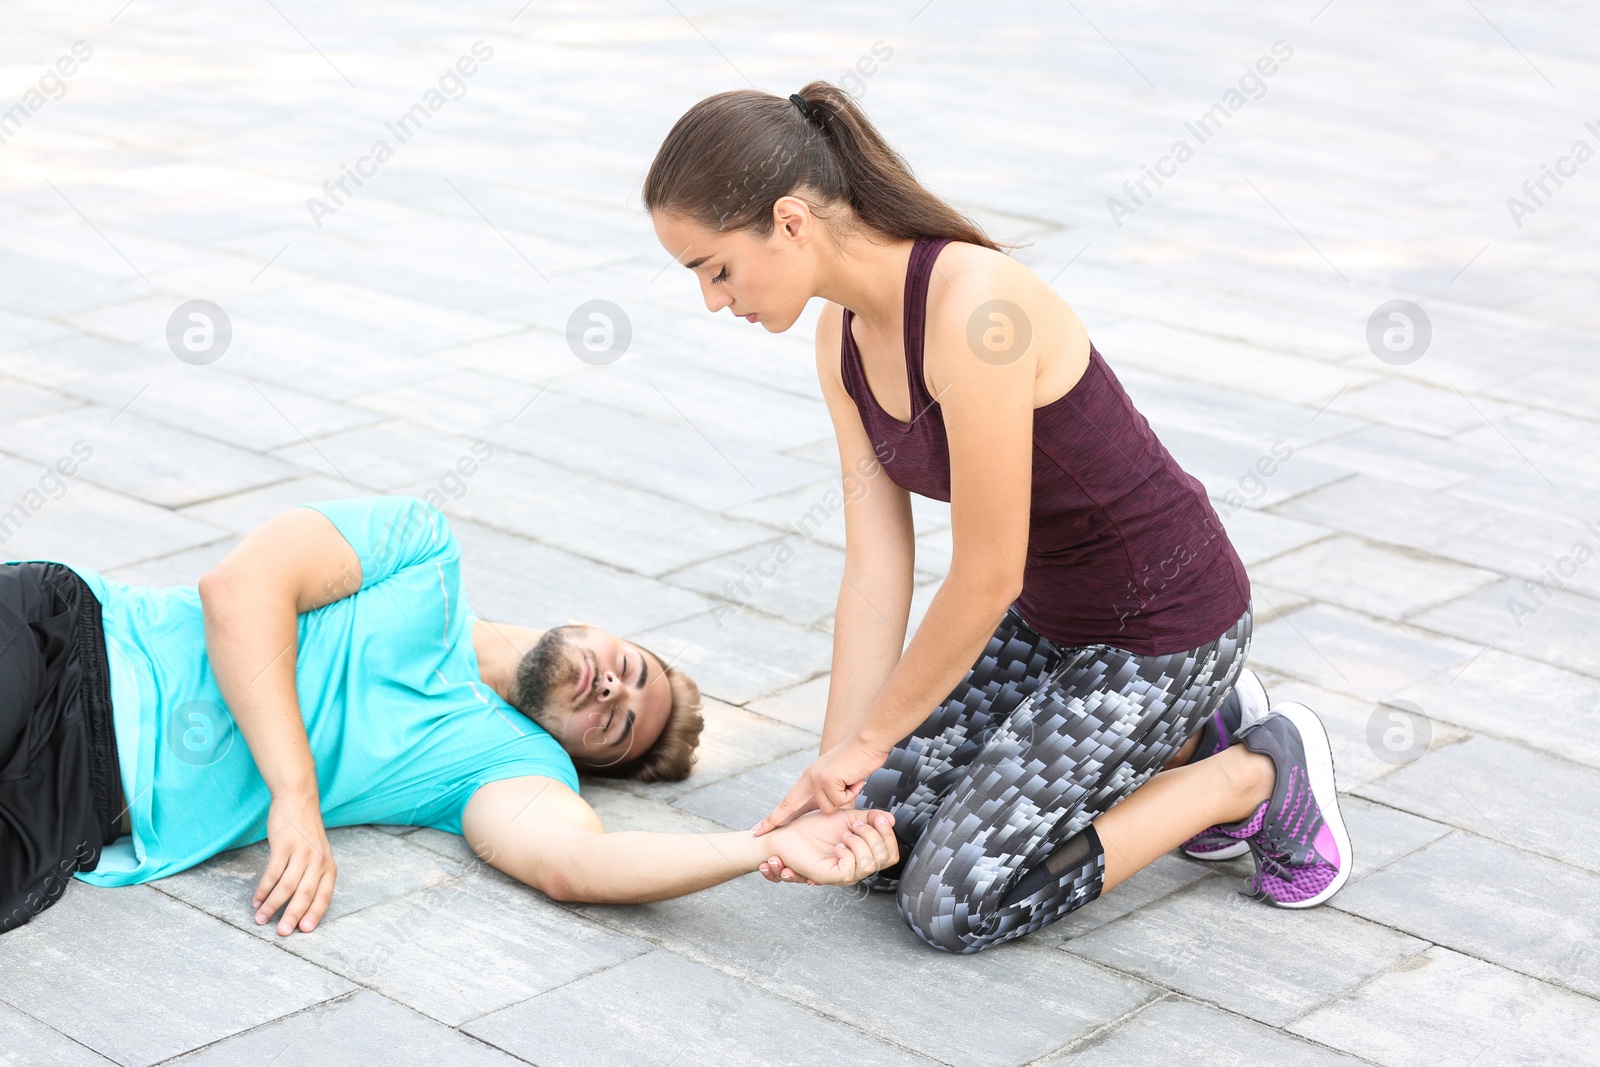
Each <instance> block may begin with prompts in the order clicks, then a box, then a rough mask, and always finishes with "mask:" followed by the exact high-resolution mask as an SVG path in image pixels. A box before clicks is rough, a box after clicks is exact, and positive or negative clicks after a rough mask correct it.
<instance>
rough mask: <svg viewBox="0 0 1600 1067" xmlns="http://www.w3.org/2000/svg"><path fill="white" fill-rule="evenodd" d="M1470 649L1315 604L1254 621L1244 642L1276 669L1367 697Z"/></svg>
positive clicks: (1463, 658) (1445, 665) (1457, 662)
mask: <svg viewBox="0 0 1600 1067" xmlns="http://www.w3.org/2000/svg"><path fill="white" fill-rule="evenodd" d="M1425 618H1427V616H1420V617H1419V618H1418V619H1416V620H1413V621H1417V622H1421V620H1422V619H1425ZM1423 625H1427V624H1426V623H1423ZM1474 651H1476V649H1474V648H1470V647H1468V646H1467V645H1465V644H1464V643H1463V642H1459V641H1453V640H1451V639H1449V638H1444V637H1436V636H1434V635H1431V634H1428V633H1426V632H1424V631H1422V630H1418V629H1414V628H1411V627H1404V626H1397V625H1395V624H1393V623H1385V622H1380V621H1378V620H1376V619H1369V618H1367V617H1366V616H1362V615H1358V614H1356V613H1355V612H1351V611H1347V610H1345V609H1343V608H1335V607H1325V606H1323V605H1321V604H1316V605H1313V606H1311V607H1309V608H1305V609H1304V610H1301V611H1297V612H1295V613H1294V614H1292V615H1285V616H1283V617H1282V618H1279V619H1274V620H1273V621H1272V622H1269V623H1267V624H1266V625H1265V626H1258V627H1256V629H1255V631H1254V634H1253V637H1252V642H1251V646H1250V655H1251V656H1252V657H1253V658H1254V659H1255V660H1257V661H1258V662H1260V663H1262V664H1263V665H1265V666H1267V667H1269V668H1271V669H1273V670H1275V671H1278V672H1279V673H1282V674H1292V675H1295V676H1297V677H1299V678H1303V679H1305V680H1307V681H1310V682H1312V683H1314V684H1316V685H1320V686H1323V687H1325V688H1328V689H1333V690H1337V691H1338V692H1342V693H1350V694H1352V695H1354V696H1361V697H1367V698H1370V699H1373V700H1382V699H1386V698H1388V697H1389V696H1390V695H1391V694H1393V693H1394V691H1395V690H1397V689H1400V688H1403V687H1405V686H1408V685H1413V684H1415V683H1417V682H1420V681H1422V680H1423V679H1425V678H1430V677H1432V676H1434V675H1436V674H1438V673H1440V672H1441V671H1446V670H1449V669H1450V668H1452V667H1455V668H1460V667H1462V666H1465V665H1466V663H1467V661H1468V660H1469V659H1470V658H1471V656H1472V654H1473V652H1474Z"/></svg>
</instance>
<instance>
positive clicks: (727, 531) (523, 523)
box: [445, 451, 772, 575]
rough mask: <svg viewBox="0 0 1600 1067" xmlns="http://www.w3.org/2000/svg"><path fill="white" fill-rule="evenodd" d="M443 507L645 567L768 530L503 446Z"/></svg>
mask: <svg viewBox="0 0 1600 1067" xmlns="http://www.w3.org/2000/svg"><path fill="white" fill-rule="evenodd" d="M445 511H446V513H447V514H450V515H461V516H464V517H466V518H469V519H474V520H476V521H478V522H481V523H483V524H484V525H486V526H492V527H494V528H496V529H500V530H505V531H506V532H508V533H514V534H520V535H522V536H523V537H530V538H532V539H534V540H536V541H541V542H543V543H545V544H547V545H553V546H555V547H556V548H561V549H565V550H566V551H568V552H572V553H575V554H577V555H580V556H586V557H588V558H589V559H593V560H598V561H600V562H603V563H609V564H610V565H611V566H613V567H622V568H625V569H627V570H631V571H636V572H638V573H640V574H647V575H659V574H662V573H664V572H666V571H669V570H675V569H677V568H679V567H683V566H686V565H688V564H690V563H694V562H697V561H699V560H703V559H710V558H712V557H714V556H718V555H721V554H723V553H725V552H732V551H737V550H738V549H741V548H744V547H746V546H749V545H752V544H755V543H757V542H759V541H766V540H769V539H770V538H771V536H772V534H771V532H770V531H769V530H768V529H767V528H766V527H764V526H759V525H757V524H755V523H753V522H740V521H737V520H734V519H725V518H720V517H718V516H716V515H713V514H711V513H709V512H705V511H701V510H700V509H699V508H695V507H690V506H689V505H687V504H681V503H678V502H677V501H672V500H667V499H665V498H663V497H659V496H655V495H653V494H650V493H644V492H640V491H638V490H634V489H629V488H627V487H624V486H617V485H610V486H606V487H605V488H604V490H603V491H602V490H601V489H599V488H598V487H597V486H596V485H595V484H594V480H593V479H592V478H589V477H587V476H585V475H581V474H577V473H574V472H572V471H569V470H566V469H565V468H562V467H557V466H554V465H552V464H549V463H544V462H542V461H540V460H537V459H534V458H532V457H530V456H520V455H517V454H515V453H511V452H503V451H496V453H495V458H494V461H493V462H492V463H489V464H485V465H484V466H483V467H482V468H480V470H479V473H478V474H476V475H474V476H473V486H472V492H470V493H468V494H466V495H465V496H463V497H462V498H461V499H459V500H454V501H450V502H448V503H447V504H446V506H445Z"/></svg>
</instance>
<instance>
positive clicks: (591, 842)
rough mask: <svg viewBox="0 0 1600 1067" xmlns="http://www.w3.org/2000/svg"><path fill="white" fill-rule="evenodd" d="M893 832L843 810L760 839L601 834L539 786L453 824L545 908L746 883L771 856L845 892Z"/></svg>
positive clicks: (570, 801) (891, 854)
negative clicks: (548, 903)
mask: <svg viewBox="0 0 1600 1067" xmlns="http://www.w3.org/2000/svg"><path fill="white" fill-rule="evenodd" d="M852 824H856V825H855V826H854V828H852ZM893 825H894V817H893V816H892V815H890V814H889V813H888V812H885V811H854V810H852V811H849V812H840V813H838V814H836V815H832V816H825V815H822V814H820V813H816V812H814V813H812V814H810V815H806V816H803V817H801V818H799V819H796V820H795V821H794V822H793V823H791V824H790V825H788V826H785V827H782V828H780V829H778V830H775V831H773V832H772V833H770V834H768V835H766V836H765V837H756V836H755V835H754V834H752V833H750V832H749V831H748V830H742V831H730V832H728V833H720V834H668V833H646V832H643V831H634V830H630V831H624V832H619V833H607V832H606V831H605V827H604V826H602V825H601V823H600V817H599V816H598V815H596V814H595V812H594V809H593V808H591V807H589V805H588V804H587V803H585V802H584V801H583V799H582V798H581V797H579V796H578V794H576V793H574V792H573V791H572V790H571V789H569V788H567V787H566V785H564V784H563V783H561V782H558V781H556V780H555V779H553V778H539V777H523V778H507V779H503V780H501V781H498V782H490V783H489V784H488V785H486V786H483V787H482V788H481V789H479V790H478V791H477V792H476V793H474V794H473V795H472V799H471V800H470V801H468V802H467V808H466V811H465V812H463V813H462V817H461V828H462V830H463V831H464V832H465V834H466V838H467V843H468V844H469V845H471V846H472V850H473V851H474V852H476V853H477V854H478V855H479V856H480V857H481V858H483V859H484V860H486V861H487V862H489V863H491V864H493V865H494V866H495V867H497V868H499V869H500V870H502V871H504V872H505V873H507V874H509V875H511V877H513V878H515V879H517V880H518V881H519V882H522V883H524V884H526V885H530V886H532V887H533V888H535V889H537V890H539V891H540V892H542V893H544V894H545V895H546V896H548V897H551V898H552V899H555V900H567V901H583V902H585V903H592V904H643V903H647V902H649V901H653V900H666V899H667V898H669V897H679V896H683V895H684V894H686V893H694V892H697V891H699V890H701V889H708V888H710V887H711V886H714V885H717V884H719V883H721V882H726V881H728V880H729V879H730V878H737V877H738V876H740V875H742V874H749V873H751V872H752V871H755V870H756V869H757V868H759V867H760V865H761V864H762V863H763V862H765V861H766V860H767V859H768V858H769V857H771V856H772V855H774V854H777V855H778V856H780V857H782V859H783V862H784V863H785V864H787V865H788V866H789V867H791V868H793V869H794V870H795V871H796V872H798V873H799V874H800V875H801V876H802V877H804V878H807V879H810V880H811V881H814V882H819V883H823V884H830V885H848V884H850V883H853V882H857V881H860V880H861V879H862V878H865V877H866V876H867V875H869V874H873V873H875V872H876V871H879V870H882V869H883V868H884V867H888V866H891V865H892V864H894V863H896V862H897V861H898V860H899V858H900V854H899V846H898V843H897V842H896V841H895V837H894V834H893V832H892V831H891V830H890V827H891V826H893Z"/></svg>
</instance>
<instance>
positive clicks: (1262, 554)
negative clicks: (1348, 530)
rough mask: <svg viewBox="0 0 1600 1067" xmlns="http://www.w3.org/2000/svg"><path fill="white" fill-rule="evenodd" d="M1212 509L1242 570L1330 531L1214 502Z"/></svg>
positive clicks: (1267, 513)
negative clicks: (1226, 532)
mask: <svg viewBox="0 0 1600 1067" xmlns="http://www.w3.org/2000/svg"><path fill="white" fill-rule="evenodd" d="M1212 506H1213V507H1215V508H1216V509H1217V516H1218V517H1219V518H1220V519H1222V527H1223V529H1225V530H1227V531H1228V541H1229V542H1230V543H1231V544H1232V545H1233V550H1234V551H1235V552H1237V553H1239V559H1240V560H1241V561H1242V562H1243V563H1244V565H1245V566H1246V567H1254V566H1255V565H1256V564H1257V563H1259V562H1261V561H1262V560H1267V559H1271V558H1272V557H1274V556H1278V555H1282V554H1283V553H1285V552H1290V551H1293V550H1294V549H1296V548H1299V547H1300V546H1301V545H1308V544H1312V543H1314V542H1316V541H1320V540H1321V539H1322V538H1324V537H1327V536H1328V534H1329V532H1330V531H1329V530H1328V528H1327V527H1326V526H1317V525H1314V524H1312V523H1309V522H1300V521H1299V520H1297V519H1286V518H1284V517H1283V516H1281V515H1274V514H1272V513H1271V512H1266V511H1257V510H1255V509H1254V508H1230V507H1229V506H1227V504H1226V502H1219V501H1215V500H1213V501H1212ZM1252 581H1254V576H1253V575H1252Z"/></svg>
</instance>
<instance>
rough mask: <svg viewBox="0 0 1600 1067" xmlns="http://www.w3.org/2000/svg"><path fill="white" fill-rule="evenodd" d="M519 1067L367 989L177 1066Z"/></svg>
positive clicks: (178, 1062)
mask: <svg viewBox="0 0 1600 1067" xmlns="http://www.w3.org/2000/svg"><path fill="white" fill-rule="evenodd" d="M520 1062H521V1061H519V1060H515V1059H513V1058H512V1057H510V1056H507V1055H506V1054H505V1053H503V1052H500V1051H498V1050H496V1049H492V1048H489V1047H487V1046H485V1045H483V1044H480V1043H479V1042H477V1041H474V1040H472V1039H471V1038H470V1037H466V1036H464V1035H462V1034H460V1033H458V1032H456V1031H454V1030H452V1029H450V1028H449V1027H447V1026H440V1025H439V1024H438V1023H436V1022H433V1021H432V1020H430V1019H426V1018H423V1017H422V1016H420V1015H417V1014H415V1013H413V1012H410V1011H407V1010H406V1009H405V1008H402V1007H401V1006H400V1005H398V1004H395V1003H394V1002H393V1001H389V1000H385V999H384V998H383V997H380V996H378V995H377V994H376V993H369V992H367V991H365V990H362V991H360V992H358V993H355V994H353V995H352V996H349V997H345V998H342V999H339V1000H335V1001H330V1002H328V1003H326V1004H319V1005H317V1006H316V1007H314V1008H312V1009H310V1010H309V1011H303V1012H300V1013H299V1014H297V1015H291V1016H289V1017H288V1018H286V1019H279V1020H278V1021H276V1022H272V1023H268V1024H267V1025H266V1026H263V1027H260V1028H258V1029H255V1030H252V1031H250V1032H249V1033H248V1034H241V1035H239V1036H238V1037H231V1038H229V1039H228V1040H226V1041H220V1042H218V1043H217V1044H215V1045H212V1046H210V1047H209V1048H205V1049H202V1050H201V1051H199V1052H196V1053H194V1054H193V1055H190V1056H185V1057H183V1058H182V1059H178V1060H174V1061H173V1063H174V1065H182V1067H191V1065H192V1067H207V1065H210V1064H216V1065H218V1067H274V1065H276V1064H280V1063H293V1064H296V1065H300V1067H346V1065H347V1064H352V1063H449V1064H452V1065H454V1064H460V1065H461V1067H516V1065H517V1064H518V1063H520Z"/></svg>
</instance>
